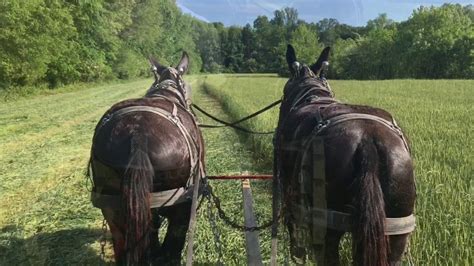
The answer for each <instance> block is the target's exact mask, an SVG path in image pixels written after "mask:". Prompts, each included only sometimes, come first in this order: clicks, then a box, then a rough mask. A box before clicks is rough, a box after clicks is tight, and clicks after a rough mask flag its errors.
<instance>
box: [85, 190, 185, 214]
mask: <svg viewBox="0 0 474 266" xmlns="http://www.w3.org/2000/svg"><path fill="white" fill-rule="evenodd" d="M193 187H194V186H193V185H191V186H189V187H188V188H186V187H180V188H175V189H170V190H165V191H160V192H153V193H150V208H161V207H168V206H172V205H175V204H179V203H183V202H186V201H189V200H190V198H191V196H192V192H193ZM91 200H92V205H93V206H94V207H96V208H100V209H103V208H110V209H120V208H121V207H122V206H121V196H120V195H108V194H103V193H97V192H94V191H92V194H91Z"/></svg>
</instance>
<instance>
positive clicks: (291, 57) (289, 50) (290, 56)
mask: <svg viewBox="0 0 474 266" xmlns="http://www.w3.org/2000/svg"><path fill="white" fill-rule="evenodd" d="M286 62H287V63H288V69H290V72H291V74H294V73H295V69H294V67H293V64H294V63H295V62H296V52H295V48H293V46H292V45H291V44H288V46H287V47H286Z"/></svg>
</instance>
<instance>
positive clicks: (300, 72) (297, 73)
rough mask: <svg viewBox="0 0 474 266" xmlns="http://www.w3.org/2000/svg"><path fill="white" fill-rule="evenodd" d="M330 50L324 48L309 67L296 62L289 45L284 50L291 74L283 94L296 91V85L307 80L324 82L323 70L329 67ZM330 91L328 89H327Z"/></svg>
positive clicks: (294, 53) (292, 49) (293, 50)
mask: <svg viewBox="0 0 474 266" xmlns="http://www.w3.org/2000/svg"><path fill="white" fill-rule="evenodd" d="M330 50H331V48H330V47H326V48H324V50H323V51H322V52H321V55H320V56H319V58H318V59H317V60H316V62H315V63H314V64H312V65H310V66H307V65H305V64H302V63H300V62H298V60H297V58H296V52H295V49H294V48H293V46H291V44H289V45H288V47H287V49H286V62H287V63H288V68H289V70H290V73H291V77H290V80H289V81H288V83H287V84H286V86H285V91H284V94H285V95H288V93H290V91H291V90H293V89H297V88H296V87H298V85H299V84H300V83H302V82H304V81H307V80H308V79H314V80H320V81H322V80H324V79H325V72H326V70H325V68H327V66H328V65H329V52H330ZM327 89H328V90H330V89H329V88H327Z"/></svg>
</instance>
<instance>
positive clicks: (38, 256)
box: [0, 226, 112, 265]
mask: <svg viewBox="0 0 474 266" xmlns="http://www.w3.org/2000/svg"><path fill="white" fill-rule="evenodd" d="M0 232H1V234H0V254H2V255H1V256H0V265H85V264H87V265H112V264H111V263H107V264H106V263H105V262H104V261H103V260H102V258H100V256H99V254H97V251H96V250H94V249H93V248H92V244H93V243H94V242H97V241H98V240H99V239H100V237H101V235H102V233H101V231H100V230H91V229H84V228H79V229H71V230H61V231H57V232H54V233H38V234H36V235H34V236H32V237H30V238H27V239H23V238H18V237H16V236H15V234H17V233H18V232H21V229H20V228H16V227H14V226H8V227H4V228H2V229H1V231H0Z"/></svg>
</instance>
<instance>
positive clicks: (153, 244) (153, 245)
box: [149, 209, 162, 260]
mask: <svg viewBox="0 0 474 266" xmlns="http://www.w3.org/2000/svg"><path fill="white" fill-rule="evenodd" d="M151 214H152V224H151V226H152V228H150V233H149V239H150V252H151V254H150V256H149V257H150V258H151V259H152V260H155V259H157V258H158V256H159V254H160V240H159V231H160V227H161V222H162V220H161V219H162V218H161V217H160V215H159V213H158V210H157V209H152V210H151Z"/></svg>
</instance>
